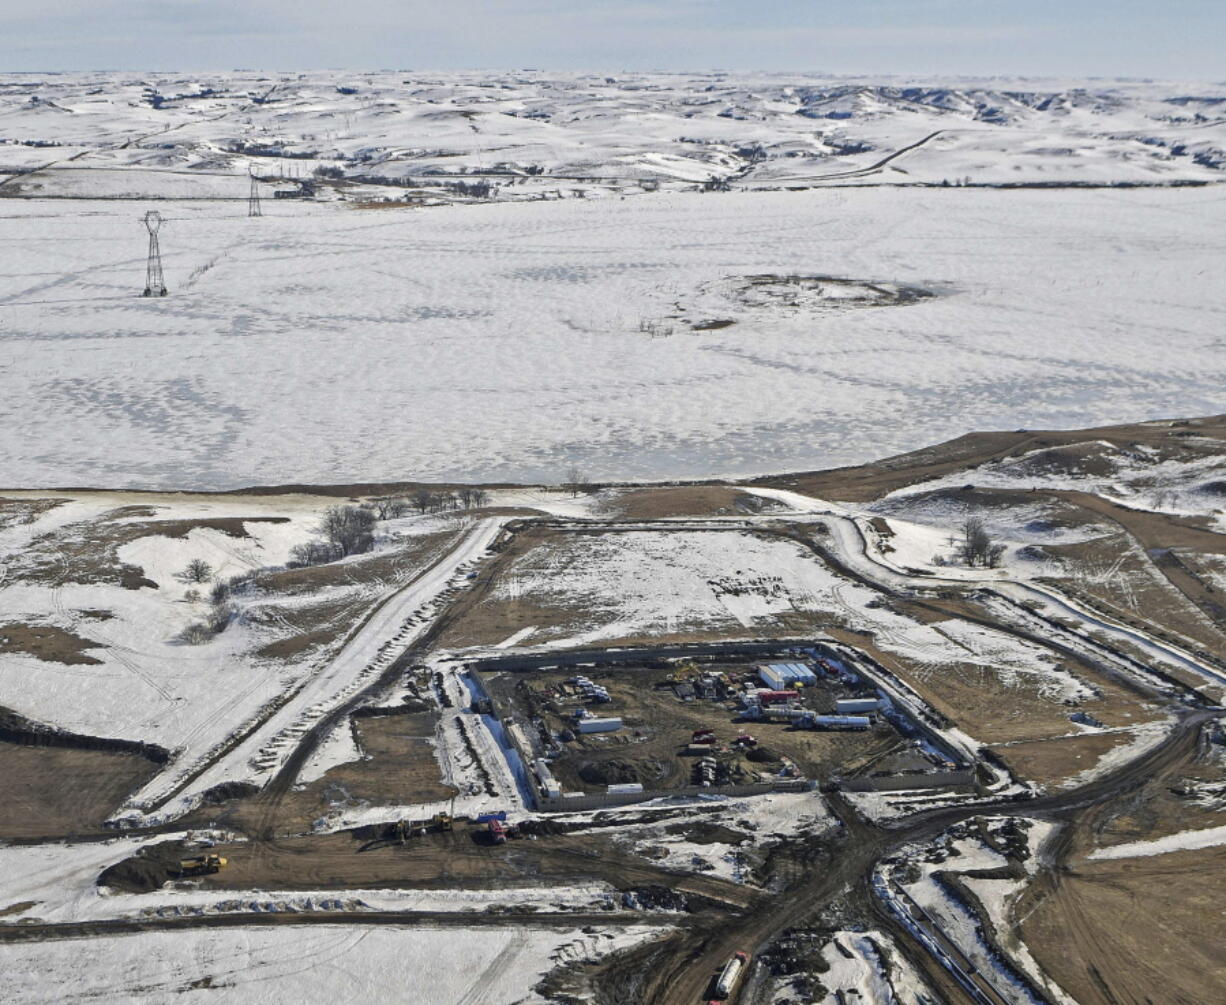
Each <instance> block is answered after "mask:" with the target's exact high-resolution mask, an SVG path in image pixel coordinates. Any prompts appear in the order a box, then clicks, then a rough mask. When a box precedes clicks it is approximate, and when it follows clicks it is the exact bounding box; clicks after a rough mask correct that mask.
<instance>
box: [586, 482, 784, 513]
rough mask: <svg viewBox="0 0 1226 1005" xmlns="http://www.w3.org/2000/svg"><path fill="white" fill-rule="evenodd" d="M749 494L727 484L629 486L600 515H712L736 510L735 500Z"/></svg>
mask: <svg viewBox="0 0 1226 1005" xmlns="http://www.w3.org/2000/svg"><path fill="white" fill-rule="evenodd" d="M742 498H755V499H760V497H749V496H747V494H746V493H745V492H742V491H741V490H740V489H736V488H732V487H731V486H728V485H677V486H669V487H664V488H642V489H631V490H630V491H628V492H625V493H624V494H622V495H619V496H617V497H616V498H614V499H612V500H611V501H610V502H609V503H608V504H607V505H606V506H605V507H604V510H603V513H604V515H608V516H611V517H614V518H620V519H627V520H659V519H664V518H667V517H674V516H712V515H727V514H730V513H736V512H738V510H737V506H736V503H737V500H738V499H742Z"/></svg>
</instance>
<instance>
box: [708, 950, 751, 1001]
mask: <svg viewBox="0 0 1226 1005" xmlns="http://www.w3.org/2000/svg"><path fill="white" fill-rule="evenodd" d="M748 965H749V954H748V953H733V954H732V959H730V960H729V961H728V962H727V963H725V964H724V969H723V970H721V971H720V972H719V977H718V978H717V979H716V981H715V999H714V1000H715V1001H716V1002H722V1001H727V1000H728V999H729V998H731V997H732V996H733V995H734V994H735V993H736V989H737V988H738V987H739V986H740V984H741V980H742V979H743V978H744V977H745V971H746V969H747V967H748Z"/></svg>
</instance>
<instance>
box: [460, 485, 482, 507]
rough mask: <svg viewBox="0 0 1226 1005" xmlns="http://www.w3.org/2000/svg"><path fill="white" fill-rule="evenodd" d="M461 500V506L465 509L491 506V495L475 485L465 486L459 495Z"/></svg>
mask: <svg viewBox="0 0 1226 1005" xmlns="http://www.w3.org/2000/svg"><path fill="white" fill-rule="evenodd" d="M457 495H458V496H459V500H460V505H462V506H463V507H464V508H465V509H477V508H478V507H480V506H487V505H489V501H490V494H489V493H488V492H486V491H485V489H480V488H477V487H476V486H475V485H465V486H464V487H463V488H462V489H460V491H459V492H458V493H457Z"/></svg>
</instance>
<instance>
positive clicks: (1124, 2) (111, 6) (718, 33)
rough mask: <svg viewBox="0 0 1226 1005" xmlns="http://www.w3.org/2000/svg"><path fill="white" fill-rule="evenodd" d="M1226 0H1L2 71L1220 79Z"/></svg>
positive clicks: (1225, 49) (1224, 72) (1225, 72)
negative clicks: (739, 72) (756, 72)
mask: <svg viewBox="0 0 1226 1005" xmlns="http://www.w3.org/2000/svg"><path fill="white" fill-rule="evenodd" d="M1223 53H1226V0H1026V2H1020V3H1019V2H1017V0H842V2H830V0H654V2H648V0H517V2H512V0H450V2H429V3H426V2H422V0H328V2H325V0H0V72H4V71H14V70H35V71H37V70H74V69H81V70H92V69H121V70H140V69H148V70H158V69H168V70H169V69H199V70H203V69H229V68H237V67H252V68H261V69H279V70H290V69H307V68H327V67H347V68H355V69H383V68H388V69H413V68H417V69H465V68H522V67H533V68H543V69H559V70H565V69H592V70H602V71H611V70H622V69H652V68H660V69H708V68H724V69H762V70H814V71H829V72H835V73H868V74H885V73H904V74H997V73H999V74H1039V75H1047V76H1056V75H1077V76H1089V75H1098V76H1132V77H1144V76H1153V77H1168V78H1183V79H1199V80H1223V79H1226V59H1224V58H1223Z"/></svg>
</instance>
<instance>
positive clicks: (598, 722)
mask: <svg viewBox="0 0 1226 1005" xmlns="http://www.w3.org/2000/svg"><path fill="white" fill-rule="evenodd" d="M577 728H578V730H579V732H580V733H612V732H613V731H614V730H618V729H621V728H622V721H621V719H620V718H607V719H598V718H595V717H593V718H590V719H580V720H579V724H578V727H577Z"/></svg>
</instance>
